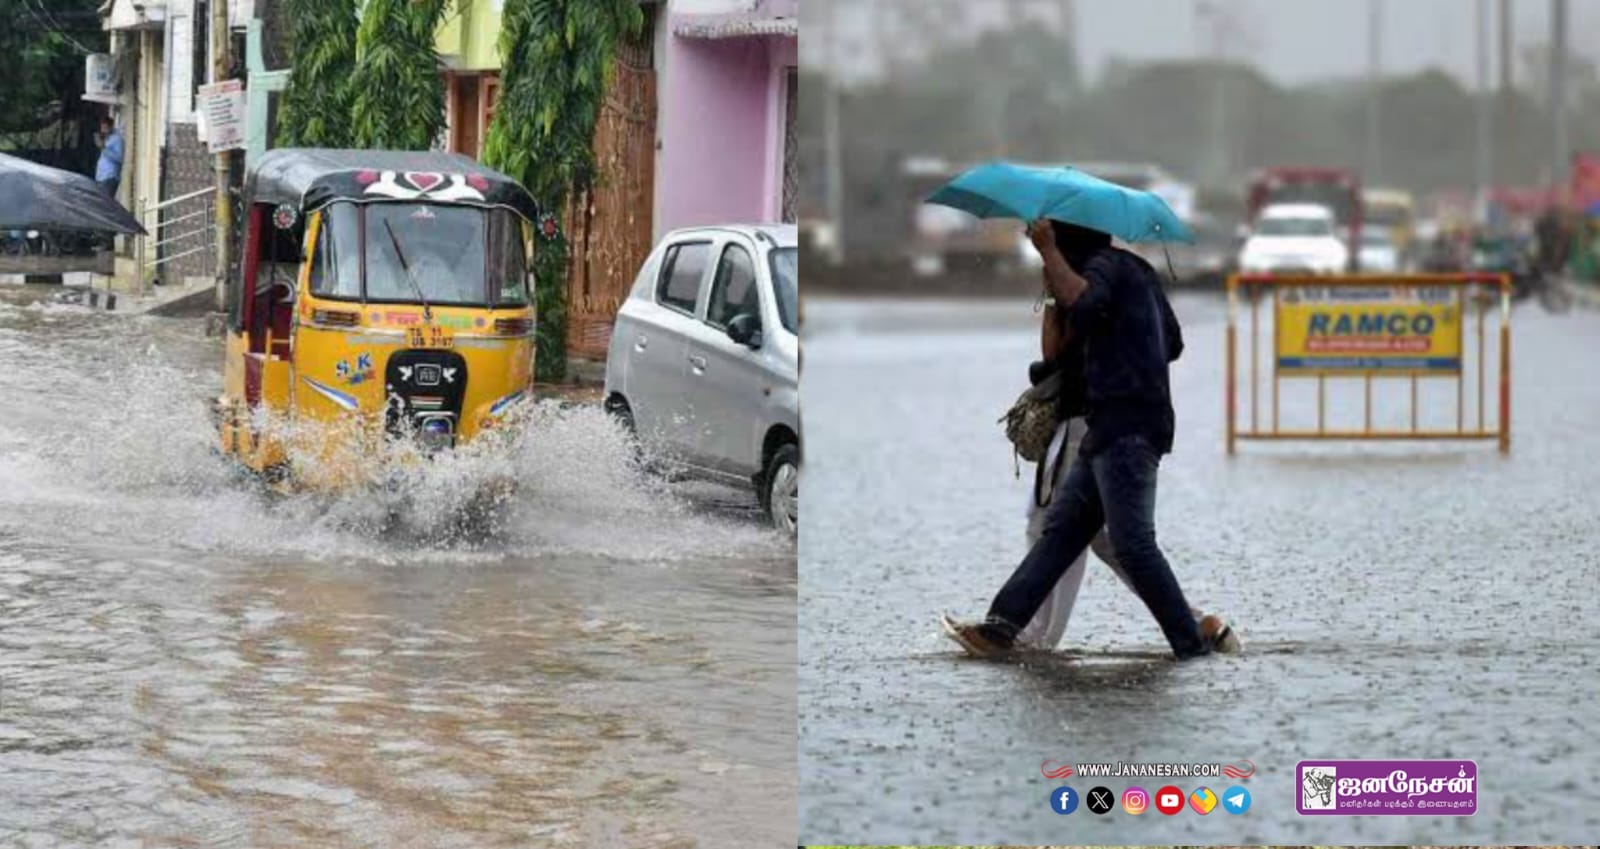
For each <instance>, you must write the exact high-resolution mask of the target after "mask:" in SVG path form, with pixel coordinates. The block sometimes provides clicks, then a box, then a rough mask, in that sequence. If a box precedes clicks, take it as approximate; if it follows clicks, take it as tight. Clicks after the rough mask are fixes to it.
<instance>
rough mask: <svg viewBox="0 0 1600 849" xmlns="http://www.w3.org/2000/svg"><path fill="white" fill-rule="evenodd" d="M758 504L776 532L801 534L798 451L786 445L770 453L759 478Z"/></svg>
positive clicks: (792, 534)
mask: <svg viewBox="0 0 1600 849" xmlns="http://www.w3.org/2000/svg"><path fill="white" fill-rule="evenodd" d="M761 480H762V493H761V503H762V504H763V506H765V507H766V508H767V516H768V517H769V518H771V519H772V524H773V525H774V526H775V527H777V528H778V529H779V530H782V531H784V532H786V533H788V534H789V536H791V537H793V536H796V535H797V534H798V533H799V531H800V448H799V446H796V445H785V446H783V447H782V448H779V449H778V450H777V451H775V452H773V454H772V459H771V460H770V461H768V462H767V471H766V473H765V474H764V475H762V477H761Z"/></svg>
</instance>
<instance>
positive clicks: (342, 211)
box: [311, 203, 528, 307]
mask: <svg viewBox="0 0 1600 849" xmlns="http://www.w3.org/2000/svg"><path fill="white" fill-rule="evenodd" d="M323 216H324V217H323V225H322V229H321V233H320V235H319V237H318V239H317V248H316V256H315V258H314V260H313V263H312V272H311V287H312V294H314V295H317V296H319V297H327V298H341V299H350V300H357V299H359V300H363V301H372V302H381V303H418V302H419V301H420V300H426V301H427V302H428V303H430V304H457V305H467V306H490V307H496V306H522V305H525V304H527V303H528V292H527V285H526V270H527V265H526V256H525V254H524V245H523V240H522V226H521V224H522V219H521V218H519V217H518V216H517V215H516V214H515V213H513V212H511V211H510V210H506V209H487V208H483V207H476V206H461V205H448V204H429V203H422V204H418V203H368V204H355V203H335V204H331V205H330V206H328V207H327V209H326V210H324V212H323ZM363 271H364V272H365V274H363ZM363 279H364V280H365V286H366V288H365V291H362V280H363Z"/></svg>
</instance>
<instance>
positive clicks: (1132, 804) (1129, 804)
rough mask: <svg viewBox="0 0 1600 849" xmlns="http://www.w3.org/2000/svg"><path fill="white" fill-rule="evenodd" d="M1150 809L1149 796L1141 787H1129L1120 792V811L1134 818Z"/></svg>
mask: <svg viewBox="0 0 1600 849" xmlns="http://www.w3.org/2000/svg"><path fill="white" fill-rule="evenodd" d="M1148 807H1150V794H1148V793H1146V792H1144V788H1143V787H1129V788H1128V789H1127V790H1124V791H1122V809H1123V810H1124V811H1127V812H1128V813H1130V814H1133V815H1134V816H1138V815H1140V814H1142V813H1144V809H1145V808H1148Z"/></svg>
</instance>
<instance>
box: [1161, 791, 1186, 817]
mask: <svg viewBox="0 0 1600 849" xmlns="http://www.w3.org/2000/svg"><path fill="white" fill-rule="evenodd" d="M1156 810H1158V811H1160V812H1161V813H1163V814H1166V815H1167V816H1169V817H1170V816H1172V815H1173V814H1175V813H1177V812H1179V811H1181V810H1183V791H1182V790H1180V789H1178V788H1176V787H1173V786H1172V785H1170V784H1169V785H1167V786H1166V787H1163V788H1161V789H1160V790H1157V791H1156Z"/></svg>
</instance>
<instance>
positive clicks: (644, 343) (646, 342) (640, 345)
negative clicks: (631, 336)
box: [633, 333, 650, 351]
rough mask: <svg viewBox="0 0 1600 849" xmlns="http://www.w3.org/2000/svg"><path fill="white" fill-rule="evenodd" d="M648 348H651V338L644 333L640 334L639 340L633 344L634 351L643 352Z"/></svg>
mask: <svg viewBox="0 0 1600 849" xmlns="http://www.w3.org/2000/svg"><path fill="white" fill-rule="evenodd" d="M648 347H650V338H649V337H648V336H645V335H644V334H643V333H641V334H639V338H638V339H635V340H634V342H633V349H634V350H635V351H643V350H644V349H646V348H648Z"/></svg>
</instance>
